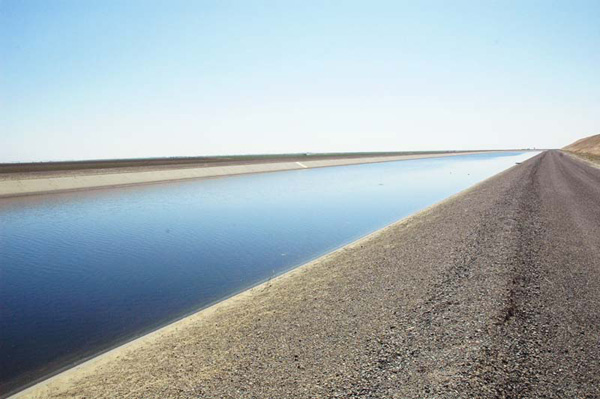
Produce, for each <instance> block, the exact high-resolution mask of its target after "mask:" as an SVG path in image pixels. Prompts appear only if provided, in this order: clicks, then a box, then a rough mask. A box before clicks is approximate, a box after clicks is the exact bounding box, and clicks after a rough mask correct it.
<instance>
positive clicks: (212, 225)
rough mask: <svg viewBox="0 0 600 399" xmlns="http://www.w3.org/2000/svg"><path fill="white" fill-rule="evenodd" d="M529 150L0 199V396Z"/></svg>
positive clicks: (364, 231)
mask: <svg viewBox="0 0 600 399" xmlns="http://www.w3.org/2000/svg"><path fill="white" fill-rule="evenodd" d="M533 155H535V154H534V153H496V154H479V155H466V156H456V157H448V158H433V159H421V160H410V161H399V162H386V163H378V164H366V165H352V166H342V167H330V168H321V169H306V170H298V171H285V172H276V173H266V174H256V175H244V176H231V177H225V178H219V179H207V180H195V181H184V182H171V183H163V184H154V185H146V186H137V187H128V188H113V189H103V190H94V191H88V192H76V193H65V194H53V195H45V196H36V197H26V198H14V199H4V200H0V393H4V394H6V393H7V392H8V391H11V390H14V389H15V388H18V387H20V386H23V385H25V384H28V383H30V382H32V381H34V380H36V379H39V378H40V377H43V376H46V375H49V374H51V373H53V372H55V371H57V370H59V369H60V368H62V367H65V366H66V365H68V364H72V363H73V362H75V361H78V360H81V359H83V358H86V357H89V356H92V355H94V354H97V353H99V352H101V351H103V350H106V349H108V348H110V347H112V346H114V345H116V344H118V343H121V342H124V341H126V340H129V339H131V338H133V337H136V336H138V335H140V334H143V333H145V332H148V331H150V330H152V329H155V328H157V327H160V326H162V325H164V324H166V323H168V322H170V321H173V320H175V319H177V318H180V317H182V316H184V315H186V314H189V313H191V312H193V311H196V310H198V309H200V308H202V307H205V306H207V305H209V304H211V303H214V302H215V301H218V300H220V299H223V298H225V297H227V296H229V295H232V294H234V293H236V292H239V291H241V290H244V289H245V288H248V287H251V286H252V285H255V284H257V283H260V282H262V281H265V280H266V279H269V278H271V277H273V276H275V275H278V274H281V273H283V272H285V271H287V270H290V269H292V268H294V267H296V266H298V265H301V264H303V263H305V262H307V261H309V260H311V259H314V258H316V257H318V256H320V255H323V254H325V253H327V252H330V251H332V250H334V249H336V248H338V247H340V246H342V245H345V244H347V243H350V242H351V241H354V240H356V239H358V238H360V237H361V236H364V235H366V234H368V233H371V232H373V231H375V230H377V229H379V228H382V227H384V226H386V225H388V224H390V223H392V222H394V221H396V220H398V219H401V218H403V217H405V216H407V215H410V214H412V213H414V212H416V211H418V210H420V209H423V208H425V207H427V206H428V205H431V204H433V203H435V202H438V201H440V200H442V199H444V198H446V197H448V196H450V195H452V194H454V193H457V192H459V191H461V190H463V189H465V188H467V187H469V186H471V185H473V184H475V183H477V182H479V181H481V180H483V179H485V178H487V177H490V176H492V175H494V174H496V173H498V172H500V171H502V170H505V169H507V168H508V167H511V166H513V165H515V163H517V162H522V161H524V160H526V159H528V158H530V157H532V156H533ZM0 396H1V395H0Z"/></svg>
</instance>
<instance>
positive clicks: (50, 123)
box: [0, 0, 600, 162]
mask: <svg viewBox="0 0 600 399" xmlns="http://www.w3.org/2000/svg"><path fill="white" fill-rule="evenodd" d="M597 133H600V1H598V0H590V1H577V0H565V1H549V0H545V1H527V0H518V1H480V0H477V1H451V2H449V1H412V0H411V1H398V0H396V1H372V0H369V1H366V0H365V1H325V0H322V1H309V0H303V1H283V0H280V1H252V0H244V1H227V0H219V1H217V0H215V1H167V0H164V1H152V0H144V1H136V0H127V1H121V0H118V1H114V0H72V1H69V0H44V1H32V0H0V162H23V161H48V160H72V159H105V158H138V157H153V156H159V157H163V156H194V155H216V154H221V155H224V154H256V153H298V152H356V151H424V150H460V149H504V148H528V147H531V148H533V147H536V148H558V147H562V146H564V145H567V144H569V143H570V142H572V141H575V140H576V139H579V138H581V137H584V136H589V135H592V134H597Z"/></svg>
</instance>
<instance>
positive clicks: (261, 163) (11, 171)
mask: <svg viewBox="0 0 600 399" xmlns="http://www.w3.org/2000/svg"><path fill="white" fill-rule="evenodd" d="M483 152H501V151H478V152H476V151H471V152H444V153H440V152H436V153H412V154H396V155H377V154H371V155H352V154H347V155H343V154H338V155H335V156H330V157H328V156H326V155H311V156H306V157H279V158H277V157H275V158H273V157H270V158H269V157H266V159H265V158H260V157H259V158H256V159H235V160H228V159H225V158H219V159H217V160H211V161H210V162H208V161H205V162H200V161H198V162H190V163H185V164H182V163H179V164H178V163H167V164H164V163H158V161H159V160H155V161H156V162H155V163H152V162H150V161H151V160H148V161H131V160H130V161H126V160H124V161H119V162H117V161H115V162H112V163H110V162H109V161H89V162H87V163H86V162H83V161H82V162H65V163H56V164H54V163H48V164H24V165H23V166H20V167H17V166H15V165H12V164H11V165H9V164H5V165H0V197H14V196H21V195H33V194H46V193H54V192H64V191H75V190H89V189H95V188H106V187H116V186H128V185H135V184H148V183H158V182H166V181H175V180H186V179H198V178H210V177H220V176H230V175H239V174H249V173H265V172H277V171H283V170H298V169H309V168H322V167H330V166H343V165H355V164H364V163H376V162H390V161H402V160H409V159H420V158H439V157H447V156H457V155H467V154H479V153H483ZM163 161H168V160H163ZM128 165H129V166H128ZM131 165H133V166H131Z"/></svg>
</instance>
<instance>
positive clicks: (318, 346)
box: [19, 152, 600, 399]
mask: <svg viewBox="0 0 600 399" xmlns="http://www.w3.org/2000/svg"><path fill="white" fill-rule="evenodd" d="M598 198H600V170H598V169H595V168H591V167H589V166H587V165H586V164H584V163H582V162H578V161H576V160H574V159H573V158H571V157H568V156H564V155H562V154H561V153H559V152H545V153H543V154H540V155H538V156H536V157H534V158H532V159H530V160H528V161H526V162H524V163H523V164H520V165H517V166H515V167H513V168H511V169H509V170H508V171H506V172H503V173H501V174H500V175H497V176H495V177H493V178H491V179H489V180H487V181H485V182H483V183H481V184H479V185H477V186H475V187H474V188H472V189H469V190H467V191H466V192H463V193H461V194H459V195H457V196H454V197H452V198H450V199H448V200H446V201H444V202H442V203H441V204H438V205H437V206H434V207H432V208H429V209H427V210H425V211H423V212H421V213H419V214H417V215H415V216H413V217H410V218H408V219H405V220H403V221H401V222H398V223H396V224H394V225H392V226H390V227H388V228H386V229H383V230H381V231H379V232H377V233H375V234H373V235H371V236H369V237H367V238H365V239H363V240H360V241H358V242H356V243H354V244H352V245H350V246H348V247H345V248H343V249H341V250H338V251H336V252H335V253H332V254H330V255H328V256H326V257H323V258H321V259H319V260H317V261H315V262H312V263H311V264H309V265H306V266H304V267H301V268H299V269H296V270H294V271H292V272H291V273H289V274H287V275H285V276H282V277H280V278H278V279H275V280H274V281H271V282H269V283H266V284H263V285H261V286H259V287H257V288H255V289H253V290H251V291H247V292H245V293H243V294H241V295H238V296H236V297H233V298H231V299H229V300H227V301H225V302H222V303H220V304H218V305H216V306H214V307H212V308H209V309H207V310H205V311H202V312H200V313H197V314H195V315H193V316H191V317H189V318H187V319H184V320H182V321H180V322H178V323H176V324H173V325H171V326H169V327H167V328H164V329H162V330H159V331H158V332H157V333H154V334H152V335H151V336H148V337H145V338H143V339H140V340H138V341H135V342H134V343H132V344H130V345H128V346H125V347H121V348H118V349H117V350H115V351H113V352H111V353H109V354H107V355H105V356H103V357H100V358H98V359H96V360H93V361H91V362H88V363H86V364H84V365H82V366H81V367H78V368H76V369H73V370H70V371H67V372H65V373H63V374H61V375H59V376H57V377H55V378H53V379H52V380H50V381H48V382H47V383H43V384H40V385H38V386H35V387H33V388H32V389H30V390H28V391H26V392H24V393H23V394H22V395H19V397H21V398H48V399H53V398H63V399H64V398H80V399H82V398H94V399H96V398H139V399H142V398H144V399H153V398H156V399H159V398H160V399H166V398H292V397H293V398H316V397H332V398H333V397H342V398H352V397H364V398H465V397H469V398H490V397H506V398H509V397H519V398H537V397H540V398H541V397H545V398H553V397H554V398H564V397H580V398H596V397H600V346H599V345H598V342H599V339H600V311H599V304H600V263H599V261H598V260H599V259H600V201H599V200H598Z"/></svg>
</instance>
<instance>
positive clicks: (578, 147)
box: [563, 134, 600, 157]
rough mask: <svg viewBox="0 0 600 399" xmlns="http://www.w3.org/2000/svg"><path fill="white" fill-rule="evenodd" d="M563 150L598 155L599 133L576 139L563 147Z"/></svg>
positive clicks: (599, 150)
mask: <svg viewBox="0 0 600 399" xmlns="http://www.w3.org/2000/svg"><path fill="white" fill-rule="evenodd" d="M563 150H565V151H570V152H573V153H575V154H581V155H591V156H594V157H600V134H596V135H595V136H590V137H586V138H583V139H581V140H577V141H576V142H574V143H573V144H569V145H568V146H566V147H564V148H563Z"/></svg>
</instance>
